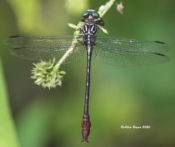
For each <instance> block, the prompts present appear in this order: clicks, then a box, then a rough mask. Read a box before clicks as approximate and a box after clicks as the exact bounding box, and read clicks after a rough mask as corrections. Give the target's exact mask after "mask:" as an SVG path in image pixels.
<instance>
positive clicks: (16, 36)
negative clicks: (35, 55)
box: [9, 35, 21, 38]
mask: <svg viewBox="0 0 175 147" xmlns="http://www.w3.org/2000/svg"><path fill="white" fill-rule="evenodd" d="M18 37H21V36H20V35H13V36H9V38H18Z"/></svg>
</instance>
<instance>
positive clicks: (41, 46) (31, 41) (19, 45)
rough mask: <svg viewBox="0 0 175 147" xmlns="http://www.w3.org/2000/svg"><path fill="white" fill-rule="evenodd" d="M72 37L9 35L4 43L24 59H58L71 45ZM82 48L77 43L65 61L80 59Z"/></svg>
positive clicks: (13, 52)
mask: <svg viewBox="0 0 175 147" xmlns="http://www.w3.org/2000/svg"><path fill="white" fill-rule="evenodd" d="M72 39H73V37H72V36H51V37H35V36H10V37H9V38H8V39H6V40H5V44H6V45H8V46H10V47H12V50H11V53H12V54H13V55H14V56H17V57H20V58H23V59H26V60H35V61H38V60H41V59H42V60H49V59H52V58H53V57H55V58H56V59H57V60H58V59H59V58H61V57H62V56H63V54H64V53H65V52H66V51H67V50H68V48H69V47H70V46H71V43H72ZM84 50H85V49H84V48H83V46H82V44H81V43H79V44H78V45H77V47H76V48H75V50H74V52H73V53H72V55H70V57H68V58H67V60H66V61H67V62H66V63H69V62H71V61H76V60H79V59H81V57H82V55H83V54H84Z"/></svg>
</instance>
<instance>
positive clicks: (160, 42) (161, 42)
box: [154, 40, 166, 44]
mask: <svg viewBox="0 0 175 147" xmlns="http://www.w3.org/2000/svg"><path fill="white" fill-rule="evenodd" d="M154 42H155V43H159V44H166V43H165V42H163V41H158V40H156V41H154Z"/></svg>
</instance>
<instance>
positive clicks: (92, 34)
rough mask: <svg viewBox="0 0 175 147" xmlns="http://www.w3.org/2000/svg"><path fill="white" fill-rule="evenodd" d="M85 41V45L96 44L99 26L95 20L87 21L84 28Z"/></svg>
mask: <svg viewBox="0 0 175 147" xmlns="http://www.w3.org/2000/svg"><path fill="white" fill-rule="evenodd" d="M82 33H83V43H84V45H85V46H88V45H91V46H93V45H95V41H96V33H97V26H96V24H95V23H94V22H91V21H90V22H86V23H85V25H84V27H83V29H82Z"/></svg>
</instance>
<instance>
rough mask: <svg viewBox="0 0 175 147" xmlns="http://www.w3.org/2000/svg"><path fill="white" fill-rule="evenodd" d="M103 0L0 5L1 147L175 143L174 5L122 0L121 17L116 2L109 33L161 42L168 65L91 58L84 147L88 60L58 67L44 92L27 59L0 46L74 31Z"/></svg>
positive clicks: (5, 0) (4, 1)
mask: <svg viewBox="0 0 175 147" xmlns="http://www.w3.org/2000/svg"><path fill="white" fill-rule="evenodd" d="M106 2H107V0H100V1H94V0H66V1H65V0H0V42H1V43H0V60H1V64H0V74H1V75H0V92H1V93H0V106H1V107H0V109H1V110H0V147H18V146H21V147H70V146H71V147H77V146H80V147H81V146H92V147H93V146H94V147H95V146H101V147H106V146H110V147H130V146H135V147H137V146H138V147H140V146H142V147H144V146H145V147H148V146H149V147H157V146H159V147H165V146H166V147H174V146H175V141H174V138H175V133H174V132H175V127H174V124H175V117H174V113H175V68H174V67H175V60H174V58H175V54H174V53H175V50H174V48H175V41H174V39H175V29H174V27H175V1H174V0H154V1H152V0H145V1H141V0H132V1H127V0H124V1H123V3H124V6H125V9H124V14H123V15H121V14H119V13H118V12H117V11H116V5H113V7H112V8H111V9H110V10H109V12H108V13H107V14H106V15H105V16H104V21H105V28H106V29H108V31H109V33H110V35H112V36H116V37H122V38H135V39H141V40H161V41H164V42H166V43H168V44H169V46H170V49H171V51H170V52H169V57H170V58H171V60H170V61H169V62H167V63H165V64H160V65H155V66H141V67H115V66H110V65H107V64H103V63H100V62H98V61H96V60H95V59H93V60H92V72H91V90H90V92H91V93H90V115H91V123H92V127H91V134H90V136H89V141H90V143H89V144H86V143H81V118H82V113H83V103H84V91H85V76H86V59H84V60H83V61H82V62H81V63H72V64H67V65H64V66H62V69H63V70H65V71H66V72H67V74H66V76H65V77H64V82H63V86H62V87H61V88H60V87H58V88H56V89H52V90H48V89H42V88H41V87H38V86H36V85H34V83H33V80H32V79H31V78H30V76H31V69H32V62H29V61H25V60H22V59H18V58H16V57H14V56H11V55H10V54H9V48H8V47H6V46H5V45H4V44H3V40H4V39H5V38H7V37H8V36H10V35H14V34H29V35H42V36H44V35H65V34H72V33H73V30H72V29H70V28H69V27H68V26H67V23H68V22H72V23H74V24H76V23H77V22H78V21H79V20H80V19H81V13H82V12H83V11H84V10H86V9H88V8H92V9H98V7H99V6H100V5H102V4H105V3H106ZM118 2H119V1H118ZM5 88H7V89H5ZM10 111H11V112H10ZM10 113H11V114H10ZM11 116H12V117H11ZM13 123H14V124H13ZM121 125H129V126H132V125H136V126H142V125H149V126H151V128H150V129H121V128H120V127H121Z"/></svg>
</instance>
